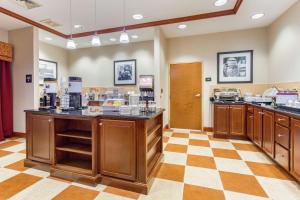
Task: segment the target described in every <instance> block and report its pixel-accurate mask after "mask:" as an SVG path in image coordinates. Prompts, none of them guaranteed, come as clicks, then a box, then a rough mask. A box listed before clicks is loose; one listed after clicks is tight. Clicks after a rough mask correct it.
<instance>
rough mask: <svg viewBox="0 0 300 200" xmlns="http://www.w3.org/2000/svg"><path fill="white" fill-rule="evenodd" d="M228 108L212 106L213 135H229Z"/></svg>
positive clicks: (226, 106)
mask: <svg viewBox="0 0 300 200" xmlns="http://www.w3.org/2000/svg"><path fill="white" fill-rule="evenodd" d="M229 131H230V130H229V106H228V105H214V133H215V134H223V135H224V134H225V135H227V134H229Z"/></svg>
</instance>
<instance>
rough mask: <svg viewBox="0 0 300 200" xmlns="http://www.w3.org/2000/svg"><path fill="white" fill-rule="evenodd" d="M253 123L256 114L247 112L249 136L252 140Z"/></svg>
mask: <svg viewBox="0 0 300 200" xmlns="http://www.w3.org/2000/svg"><path fill="white" fill-rule="evenodd" d="M253 123H254V116H253V113H250V112H247V136H248V138H249V139H250V140H253V127H254V126H253Z"/></svg>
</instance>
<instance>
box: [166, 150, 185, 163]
mask: <svg viewBox="0 0 300 200" xmlns="http://www.w3.org/2000/svg"><path fill="white" fill-rule="evenodd" d="M186 159H187V154H185V153H175V152H165V153H164V163H169V164H175V165H186Z"/></svg>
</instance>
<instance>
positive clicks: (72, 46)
mask: <svg viewBox="0 0 300 200" xmlns="http://www.w3.org/2000/svg"><path fill="white" fill-rule="evenodd" d="M69 15H70V31H71V37H70V38H69V39H68V42H67V48H68V49H76V44H75V42H74V40H73V38H72V22H73V21H72V20H73V19H72V0H70V10H69Z"/></svg>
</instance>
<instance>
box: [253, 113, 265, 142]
mask: <svg viewBox="0 0 300 200" xmlns="http://www.w3.org/2000/svg"><path fill="white" fill-rule="evenodd" d="M262 115H263V112H262V109H259V108H254V111H253V116H254V121H253V142H254V143H255V144H257V145H258V146H260V147H262V119H263V116H262Z"/></svg>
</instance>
